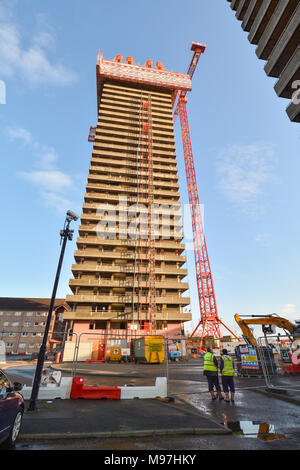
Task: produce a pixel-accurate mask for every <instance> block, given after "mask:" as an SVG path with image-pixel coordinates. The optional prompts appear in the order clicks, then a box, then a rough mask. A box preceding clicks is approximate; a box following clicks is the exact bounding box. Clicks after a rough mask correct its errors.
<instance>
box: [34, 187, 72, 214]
mask: <svg viewBox="0 0 300 470" xmlns="http://www.w3.org/2000/svg"><path fill="white" fill-rule="evenodd" d="M40 195H41V197H42V199H43V203H44V205H45V206H46V207H49V208H54V209H55V210H56V211H57V212H61V213H65V212H66V211H67V210H68V209H70V207H72V202H71V201H70V200H69V199H66V198H65V197H63V196H61V195H59V194H57V193H54V192H51V191H41V192H40Z"/></svg>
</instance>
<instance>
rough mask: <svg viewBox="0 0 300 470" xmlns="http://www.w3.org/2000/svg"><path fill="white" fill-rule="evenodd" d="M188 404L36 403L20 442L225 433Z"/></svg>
mask: <svg viewBox="0 0 300 470" xmlns="http://www.w3.org/2000/svg"><path fill="white" fill-rule="evenodd" d="M228 433H231V431H229V430H228V429H226V428H225V427H224V426H222V425H220V424H219V423H216V422H214V421H213V420H212V419H211V418H209V417H206V416H205V415H204V414H203V413H201V412H200V411H198V410H196V409H195V408H193V407H192V406H191V405H189V404H187V403H185V402H182V401H180V400H179V399H176V400H174V401H169V402H168V403H167V402H163V401H160V400H155V399H154V400H84V399H81V400H80V399H79V400H53V401H48V402H47V401H39V402H38V408H37V410H36V411H34V412H29V411H27V412H26V413H25V415H24V421H23V426H22V432H21V436H20V438H21V439H58V438H71V437H72V438H76V437H80V438H86V437H98V438H99V437H103V438H107V437H135V436H143V437H145V436H152V435H164V436H165V435H176V434H185V435H188V434H228Z"/></svg>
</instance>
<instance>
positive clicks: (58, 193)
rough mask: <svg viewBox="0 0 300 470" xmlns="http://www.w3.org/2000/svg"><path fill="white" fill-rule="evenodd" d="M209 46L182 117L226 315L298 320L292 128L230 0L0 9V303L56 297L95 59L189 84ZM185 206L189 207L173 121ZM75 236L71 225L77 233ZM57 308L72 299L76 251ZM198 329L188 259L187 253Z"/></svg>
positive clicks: (5, 5)
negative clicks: (198, 45)
mask: <svg viewBox="0 0 300 470" xmlns="http://www.w3.org/2000/svg"><path fill="white" fill-rule="evenodd" d="M192 41H196V42H202V43H205V44H206V46H207V48H206V51H205V53H204V55H203V56H202V57H201V59H200V62H199V66H198V69H197V71H196V73H195V75H194V78H193V91H192V92H191V93H190V94H189V101H188V113H189V123H190V130H191V136H192V144H193V152H194V159H195V166H196V173H197V181H198V189H199V196H200V200H201V203H202V204H203V205H204V213H205V231H206V239H207V246H208V252H209V256H210V261H211V266H212V271H213V277H214V283H215V291H216V297H217V304H218V310H219V314H220V317H221V318H222V319H223V321H224V322H225V323H227V324H228V325H229V326H230V327H231V328H233V329H234V330H235V331H236V332H238V329H237V327H236V325H235V322H234V319H233V315H234V313H236V312H238V313H240V314H243V313H244V314H252V313H254V314H264V313H272V312H277V313H279V314H284V315H285V316H287V317H288V318H290V319H292V320H293V319H295V318H299V317H300V312H299V310H300V293H299V284H300V274H299V266H300V256H299V238H300V237H299V234H300V223H299V202H300V201H299V170H300V162H299V144H300V127H299V125H297V124H293V123H291V122H290V121H289V120H288V118H287V116H286V113H285V107H286V106H287V104H288V102H287V101H286V100H284V99H280V98H278V97H277V96H276V94H275V91H274V90H273V85H274V83H275V80H274V79H272V78H268V77H267V76H266V74H265V72H264V69H263V68H264V62H263V61H259V60H257V58H256V55H255V48H254V47H253V46H251V45H250V44H249V42H248V40H247V35H246V34H245V33H244V32H243V30H242V28H241V25H240V22H238V21H237V20H236V18H235V17H234V13H233V12H232V10H231V9H230V6H229V3H228V2H227V1H225V0H217V1H211V0H207V1H205V0H187V1H186V2H185V4H184V5H183V3H182V1H178V0H172V1H170V0H165V1H161V0H160V1H158V0H153V1H152V2H146V1H144V0H139V1H137V0H129V1H127V2H124V1H119V0H110V1H102V0H98V1H93V2H91V1H86V2H82V1H78V0H72V1H70V0H63V1H58V0H51V1H50V0H44V1H43V2H42V1H37V0H30V1H29V0H27V1H26V0H23V1H22V2H21V1H16V0H14V1H10V2H6V1H2V2H1V3H0V80H2V82H4V83H5V87H6V104H1V105H0V142H1V145H0V149H1V160H0V165H1V167H0V174H1V186H0V191H1V194H0V201H1V222H2V224H1V226H2V230H1V234H0V237H1V240H0V241H1V245H0V246H1V247H2V250H1V251H2V252H1V255H2V260H1V261H2V262H1V266H2V269H1V284H0V286H1V287H0V296H14V297H21V296H24V297H50V295H51V291H52V285H53V281H54V277H55V271H56V265H57V260H58V255H59V250H60V246H59V230H60V229H61V228H62V225H63V222H64V214H65V211H66V210H67V209H72V210H74V211H75V212H76V211H78V212H80V207H81V204H82V201H83V194H84V191H85V185H86V179H87V173H88V167H89V160H90V156H91V149H92V147H91V144H90V143H89V142H88V141H87V135H88V130H89V126H91V125H95V123H96V112H97V109H96V86H95V85H96V84H95V63H96V57H97V53H98V50H99V49H101V50H102V51H103V54H104V57H105V58H108V59H112V58H113V57H115V56H116V55H117V54H118V53H122V54H123V56H125V57H126V56H127V55H131V56H132V57H133V58H134V60H135V62H136V63H138V64H141V65H142V64H144V63H145V61H146V60H147V59H149V58H151V59H153V61H154V62H156V61H157V60H160V61H161V62H162V63H163V64H164V66H165V67H166V68H167V69H168V70H174V71H179V72H186V71H187V67H188V64H189V62H190V59H191V52H190V45H191V42H192ZM176 139H177V141H176V145H177V155H178V166H179V177H180V183H181V193H182V203H183V204H186V203H187V202H188V198H187V191H186V180H185V174H184V164H183V153H182V142H181V136H180V129H179V121H178V122H177V123H176ZM73 225H74V227H73V228H75V235H76V236H77V227H78V222H77V223H75V224H73ZM76 236H75V237H74V240H73V242H71V243H69V244H68V246H67V250H66V256H65V260H64V265H63V270H62V275H61V279H60V284H59V289H58V296H60V297H64V296H65V295H66V294H67V293H69V288H68V280H69V278H70V277H72V275H71V264H72V263H73V251H74V249H75V239H76ZM187 256H188V268H189V282H190V292H189V293H190V296H191V299H192V303H191V306H192V312H193V318H194V324H196V323H197V322H198V320H199V306H198V301H197V291H196V284H195V280H194V278H195V271H194V265H193V253H192V252H187Z"/></svg>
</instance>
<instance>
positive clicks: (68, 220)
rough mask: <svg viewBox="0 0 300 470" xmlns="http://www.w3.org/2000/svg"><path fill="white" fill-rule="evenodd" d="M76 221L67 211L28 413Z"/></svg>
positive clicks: (32, 405) (33, 403) (35, 394)
mask: <svg viewBox="0 0 300 470" xmlns="http://www.w3.org/2000/svg"><path fill="white" fill-rule="evenodd" d="M77 219H78V216H77V215H76V214H74V212H72V211H68V212H67V216H66V220H65V224H64V228H63V230H61V231H60V237H61V242H62V247H61V252H60V257H59V262H58V266H57V271H56V277H55V281H54V286H53V291H52V297H51V302H50V306H49V311H48V316H47V322H46V326H45V331H44V336H43V341H42V344H41V347H40V351H39V355H38V359H37V365H36V370H35V376H34V380H33V385H32V391H31V397H30V402H29V406H28V411H34V410H36V400H37V397H38V393H39V388H40V383H41V377H42V370H43V366H44V360H45V354H46V349H47V340H48V333H49V329H50V325H51V317H52V312H53V308H54V302H55V297H56V291H57V286H58V281H59V276H60V271H61V267H62V262H63V258H64V254H65V248H66V244H67V240H72V238H73V233H74V230H70V228H69V226H70V223H71V221H72V220H74V221H75V220H77Z"/></svg>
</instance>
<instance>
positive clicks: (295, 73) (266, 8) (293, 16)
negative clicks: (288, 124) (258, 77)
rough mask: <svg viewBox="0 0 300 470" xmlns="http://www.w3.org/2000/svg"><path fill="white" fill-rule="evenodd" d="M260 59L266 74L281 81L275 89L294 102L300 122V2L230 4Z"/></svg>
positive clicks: (292, 112) (241, 0)
mask: <svg viewBox="0 0 300 470" xmlns="http://www.w3.org/2000/svg"><path fill="white" fill-rule="evenodd" d="M227 2H229V3H230V7H231V8H232V10H234V11H235V12H236V13H235V16H236V18H237V19H238V20H239V21H241V22H242V28H243V30H244V31H246V32H247V33H248V40H249V42H250V43H251V44H254V45H255V46H257V47H256V50H255V52H256V55H257V57H258V58H259V59H261V60H265V61H266V65H265V72H266V74H267V75H268V76H269V77H275V78H278V80H277V81H276V83H275V86H274V89H275V91H276V93H277V95H278V96H280V97H281V98H288V99H290V100H291V102H290V104H289V105H288V106H287V108H286V112H287V115H288V117H289V118H290V120H291V121H293V122H300V2H299V0H227Z"/></svg>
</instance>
